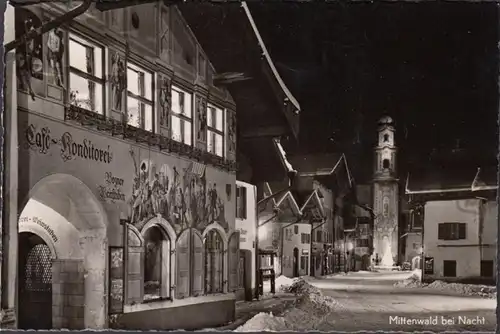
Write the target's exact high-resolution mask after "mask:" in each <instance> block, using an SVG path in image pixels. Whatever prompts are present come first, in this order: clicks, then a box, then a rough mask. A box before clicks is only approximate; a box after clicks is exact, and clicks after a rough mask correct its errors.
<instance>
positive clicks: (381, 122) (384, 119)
mask: <svg viewBox="0 0 500 334" xmlns="http://www.w3.org/2000/svg"><path fill="white" fill-rule="evenodd" d="M378 124H379V125H386V124H387V125H393V124H394V120H393V119H392V118H391V117H390V116H384V117H382V118H381V119H380V120H379V121H378Z"/></svg>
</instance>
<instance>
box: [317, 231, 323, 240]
mask: <svg viewBox="0 0 500 334" xmlns="http://www.w3.org/2000/svg"><path fill="white" fill-rule="evenodd" d="M316 242H323V231H316Z"/></svg>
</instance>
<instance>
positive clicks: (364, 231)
mask: <svg viewBox="0 0 500 334" xmlns="http://www.w3.org/2000/svg"><path fill="white" fill-rule="evenodd" d="M358 226H359V234H360V235H368V234H369V233H368V232H369V230H368V224H359V225H358Z"/></svg>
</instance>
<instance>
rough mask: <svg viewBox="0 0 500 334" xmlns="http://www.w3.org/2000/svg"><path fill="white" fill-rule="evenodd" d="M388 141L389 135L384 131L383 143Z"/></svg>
mask: <svg viewBox="0 0 500 334" xmlns="http://www.w3.org/2000/svg"><path fill="white" fill-rule="evenodd" d="M388 141H389V135H388V134H387V133H386V134H385V135H384V143H387V142H388Z"/></svg>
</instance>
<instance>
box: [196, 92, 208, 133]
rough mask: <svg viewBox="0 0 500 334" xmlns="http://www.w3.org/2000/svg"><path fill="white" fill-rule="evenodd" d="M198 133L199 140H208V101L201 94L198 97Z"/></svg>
mask: <svg viewBox="0 0 500 334" xmlns="http://www.w3.org/2000/svg"><path fill="white" fill-rule="evenodd" d="M196 117H197V122H196V127H197V129H196V133H197V138H198V140H199V141H202V142H206V141H207V103H206V101H205V99H204V98H203V97H201V96H197V98H196Z"/></svg>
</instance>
